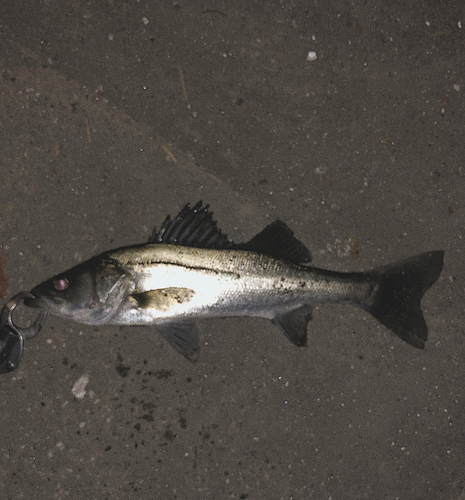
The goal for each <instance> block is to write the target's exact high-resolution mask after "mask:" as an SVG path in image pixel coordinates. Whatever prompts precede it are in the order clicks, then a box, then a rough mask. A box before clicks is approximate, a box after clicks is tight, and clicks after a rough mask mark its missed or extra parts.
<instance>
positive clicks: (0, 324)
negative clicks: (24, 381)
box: [0, 292, 47, 373]
mask: <svg viewBox="0 0 465 500" xmlns="http://www.w3.org/2000/svg"><path fill="white" fill-rule="evenodd" d="M26 298H34V296H33V295H32V294H31V293H29V292H21V293H19V294H18V295H15V296H14V297H13V298H12V299H11V300H9V301H8V302H7V303H6V304H5V306H4V307H3V309H2V312H1V314H0V373H8V372H11V371H13V370H16V368H18V366H19V363H20V361H21V357H22V355H23V349H24V339H30V338H32V337H34V336H35V335H37V334H38V333H39V332H40V330H41V328H42V326H43V325H44V323H45V320H46V319H47V312H46V311H44V310H41V311H40V312H39V315H38V316H37V319H36V320H35V321H34V323H33V324H32V325H31V326H28V327H25V328H18V327H17V326H15V325H14V324H13V321H12V315H13V311H14V310H15V308H16V306H17V305H18V304H19V303H20V302H22V301H23V300H24V299H26Z"/></svg>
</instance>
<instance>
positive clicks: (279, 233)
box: [237, 220, 312, 264]
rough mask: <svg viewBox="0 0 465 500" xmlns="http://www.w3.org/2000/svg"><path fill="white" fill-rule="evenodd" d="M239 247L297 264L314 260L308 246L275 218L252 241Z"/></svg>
mask: <svg viewBox="0 0 465 500" xmlns="http://www.w3.org/2000/svg"><path fill="white" fill-rule="evenodd" d="M237 248H240V249H242V250H250V251H252V252H257V253H262V254H264V255H268V256H269V257H274V258H275V259H285V260H288V261H290V262H294V263H295V264H305V263H308V262H310V261H311V260H312V256H311V254H310V251H309V250H308V248H307V247H306V246H305V245H304V244H303V243H302V242H300V241H299V240H298V239H297V238H296V237H295V236H294V233H293V232H292V230H291V229H289V227H288V226H287V225H286V224H285V223H284V222H282V221H280V220H275V221H274V222H272V223H271V224H269V225H268V226H266V227H265V229H264V230H263V231H261V232H260V233H258V234H257V235H256V236H254V237H253V238H252V239H251V240H250V241H248V242H247V243H244V244H242V245H238V246H237Z"/></svg>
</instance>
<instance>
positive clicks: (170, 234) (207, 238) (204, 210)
mask: <svg viewBox="0 0 465 500" xmlns="http://www.w3.org/2000/svg"><path fill="white" fill-rule="evenodd" d="M208 207H209V205H205V206H202V201H199V202H198V203H197V204H196V205H195V206H194V207H193V208H191V206H190V204H189V203H188V204H187V205H186V206H185V207H184V208H183V209H182V210H181V211H180V212H179V214H178V215H177V216H176V217H175V218H174V220H171V218H170V216H169V215H168V217H166V219H165V222H163V224H162V226H161V228H160V230H159V231H157V229H156V228H155V229H154V230H153V233H152V236H150V238H149V241H148V242H149V243H167V244H170V243H172V244H174V245H182V246H189V247H197V248H217V249H225V248H233V247H234V244H233V243H232V242H231V241H229V240H228V237H227V236H226V235H225V234H223V233H222V232H221V231H220V229H218V227H217V225H216V222H215V221H214V220H213V218H212V215H213V212H210V211H209V210H208Z"/></svg>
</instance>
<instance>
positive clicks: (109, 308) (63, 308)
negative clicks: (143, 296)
mask: <svg viewBox="0 0 465 500" xmlns="http://www.w3.org/2000/svg"><path fill="white" fill-rule="evenodd" d="M130 286H131V280H130V276H129V275H128V274H127V273H126V272H125V271H124V270H122V269H121V267H120V266H118V264H117V263H116V262H114V261H112V260H111V259H105V258H102V257H99V258H93V259H90V260H88V261H86V262H84V263H82V264H79V265H78V266H76V267H73V268H72V269H69V270H68V271H65V272H64V273H61V274H57V275H56V276H54V277H53V278H51V279H49V280H47V281H44V282H43V283H41V284H40V285H38V286H36V287H35V288H34V289H32V290H31V294H32V295H33V296H34V298H28V299H26V300H25V301H24V303H25V305H26V306H29V307H35V308H41V309H45V310H46V311H48V312H49V313H51V314H54V315H56V316H61V317H63V318H67V319H72V320H74V321H77V322H78V323H86V324H89V325H101V324H104V323H108V322H109V321H110V320H111V318H112V317H113V316H114V315H115V314H116V313H117V312H118V310H119V308H120V307H121V305H122V303H123V302H124V300H125V299H126V297H127V291H128V290H129V289H130Z"/></svg>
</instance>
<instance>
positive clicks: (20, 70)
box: [0, 0, 465, 500]
mask: <svg viewBox="0 0 465 500" xmlns="http://www.w3.org/2000/svg"><path fill="white" fill-rule="evenodd" d="M0 13H1V16H0V64H1V78H0V176H1V177H0V179H1V184H0V185H1V189H0V263H1V266H0V267H3V270H2V272H1V277H0V285H1V286H0V291H1V292H2V293H3V295H4V298H5V300H6V299H7V298H9V297H11V296H12V295H14V294H16V293H18V292H19V291H21V290H30V289H32V288H33V287H34V286H35V285H36V284H38V283H40V282H41V281H43V280H45V279H47V278H49V277H51V276H53V275H55V274H57V273H58V272H60V271H63V270H65V269H67V268H69V267H72V266H74V265H75V264H77V263H78V262H80V261H82V260H85V259H87V258H90V257H91V256H93V255H96V254H98V253H101V252H103V251H104V250H107V249H111V248H115V247H119V246H125V245H130V244H134V243H142V242H144V241H146V240H147V238H148V236H149V235H150V233H151V232H152V229H153V227H154V226H157V227H159V226H160V224H161V222H162V221H163V220H164V218H165V216H166V215H167V214H171V215H175V214H176V213H177V212H178V211H179V209H180V208H181V207H182V206H183V205H184V204H185V203H187V202H192V203H195V202H196V201H198V200H199V199H202V200H204V202H205V203H209V204H210V206H211V208H212V209H213V210H214V212H215V219H216V220H218V223H219V226H220V227H221V229H222V230H223V231H224V232H226V233H227V234H228V235H229V236H230V237H231V238H232V239H234V240H235V241H245V240H247V239H249V238H251V237H252V236H253V235H254V234H256V233H257V232H258V231H260V230H261V229H263V227H264V226H265V225H266V224H268V223H269V222H271V221H272V220H274V219H276V218H280V219H281V220H283V221H285V222H286V223H287V224H288V225H289V226H290V227H291V228H292V230H293V231H294V233H295V235H296V236H297V237H298V238H299V239H301V241H303V242H304V243H305V244H306V245H307V246H308V248H309V249H310V250H311V251H312V254H313V264H314V265H315V266H317V267H324V268H329V269H334V270H339V271H357V270H364V269H370V268H372V267H377V266H381V265H384V264H387V263H390V262H394V261H396V260H398V259H400V258H403V257H407V256H410V255H415V254H417V253H422V252H425V251H428V250H444V251H445V263H444V269H443V272H442V275H441V277H440V279H439V280H438V282H437V283H436V284H435V285H434V286H433V287H432V288H431V289H430V290H429V291H428V292H427V294H426V295H425V297H424V299H423V301H422V306H423V310H424V314H425V318H426V321H427V323H428V326H429V340H428V342H427V344H426V348H425V349H424V350H417V349H414V348H413V347H411V346H409V345H407V344H405V343H403V342H402V341H400V340H399V339H398V338H396V337H395V336H394V335H392V333H391V332H389V331H388V330H387V329H386V328H384V327H382V326H381V325H379V324H378V323H377V322H376V321H375V320H374V319H373V318H371V317H369V316H368V315H367V314H366V313H364V312H363V311H361V310H357V309H354V308H351V307H349V306H342V305H329V304H325V305H322V306H319V307H318V308H316V310H315V314H314V319H313V321H312V322H311V324H310V325H309V343H308V347H307V348H305V349H304V348H301V349H299V348H296V347H295V346H294V345H292V344H291V343H290V342H289V341H288V340H287V339H286V338H285V337H284V336H283V335H282V334H281V333H280V332H279V331H278V330H277V328H276V327H275V326H273V325H272V324H271V323H270V322H268V321H266V320H259V319H249V318H236V319H215V320H205V321H201V322H200V323H199V327H200V331H201V334H202V342H203V344H204V345H203V346H202V352H201V357H200V360H199V361H198V362H197V363H196V364H192V363H189V362H188V361H187V360H185V359H184V358H182V357H181V356H179V354H177V353H176V352H175V351H174V350H173V349H171V348H170V347H169V346H168V345H167V344H166V343H165V342H164V341H163V339H162V338H161V337H160V336H159V335H157V333H156V328H148V327H147V328H145V327H114V326H102V327H98V328H96V327H91V326H85V325H78V324H74V323H71V322H69V321H65V320H62V319H60V318H57V317H49V318H48V319H47V322H46V324H45V326H44V328H43V330H42V332H40V334H39V335H38V336H37V337H35V338H34V339H31V340H28V341H26V345H25V351H24V357H23V360H22V363H21V365H20V367H19V368H18V370H16V371H14V372H12V373H10V374H5V375H1V378H0V390H1V398H0V429H1V433H0V498H2V499H8V500H13V499H15V500H16V499H23V498H24V499H55V498H56V499H67V498H73V499H80V498H83V499H84V498H85V499H86V500H92V499H96V500H97V499H98V500H102V499H133V498H134V499H154V498H157V499H170V500H171V499H208V500H210V499H246V498H247V499H249V500H259V499H260V500H261V499H266V500H268V499H272V500H275V499H276V500H291V499H294V500H299V499H309V498H315V499H328V500H329V499H332V500H339V499H344V500H346V499H389V500H395V499H402V500H403V499H407V500H411V499H422V500H429V499H431V500H433V499H434V500H442V499H453V500H459V499H461V500H463V499H464V498H465V492H464V488H465V479H464V469H465V459H464V455H465V433H464V427H463V425H464V424H463V423H464V420H465V409H464V393H463V390H464V389H463V388H464V375H465V370H464V357H465V349H464V340H465V330H464V324H463V313H464V309H465V306H464V290H465V289H464V283H465V268H464V251H463V246H464V235H465V232H464V221H465V207H464V192H465V169H464V166H463V158H464V152H465V148H464V134H465V126H464V123H465V113H464V90H465V80H464V64H463V60H464V54H465V44H464V30H465V15H464V10H463V5H461V3H460V2H447V1H442V2H433V1H424V2H420V1H419V2H400V1H393V2H377V1H374V0H369V1H364V2H362V1H353V2H343V1H339V2H338V1H334V2H321V1H318V0H314V1H313V2H304V1H300V0H295V1H286V2H258V1H255V0H252V1H237V2H225V1H211V2H192V1H191V2H188V1H183V0H180V1H167V2H148V1H140V2H138V1H131V2H129V1H127V2H124V1H117V0H114V1H111V0H108V1H105V2H103V1H102V2H96V1H93V2H92V1H88V2H84V1H79V0H74V1H72V2H64V1H59V0H56V1H55V0H43V1H41V2H25V1H19V2H15V3H13V2H7V1H5V0H3V1H1V2H0ZM462 25H463V26H462ZM309 53H310V54H309ZM313 53H314V54H313ZM315 56H316V59H315ZM18 309H21V308H18ZM22 309H23V312H22V313H21V312H19V313H18V314H19V316H18V317H20V315H21V314H26V313H25V312H24V309H25V308H24V307H22ZM76 384H78V385H76ZM79 384H80V385H79ZM73 389H74V391H73ZM76 396H79V397H76Z"/></svg>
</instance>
